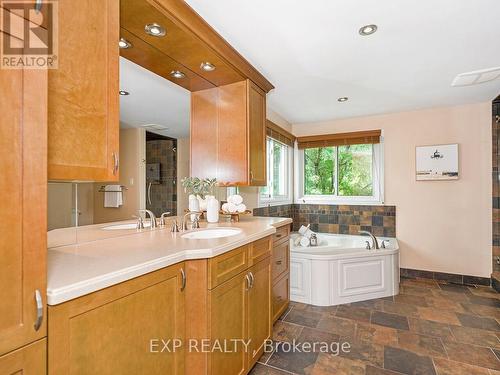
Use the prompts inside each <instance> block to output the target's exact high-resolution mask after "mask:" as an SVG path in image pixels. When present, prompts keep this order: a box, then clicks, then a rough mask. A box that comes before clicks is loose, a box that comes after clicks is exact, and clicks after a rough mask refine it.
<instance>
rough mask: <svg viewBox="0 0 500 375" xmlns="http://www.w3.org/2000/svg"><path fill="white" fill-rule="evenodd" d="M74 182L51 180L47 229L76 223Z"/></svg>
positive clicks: (65, 226) (48, 195) (48, 193)
mask: <svg viewBox="0 0 500 375" xmlns="http://www.w3.org/2000/svg"><path fill="white" fill-rule="evenodd" d="M73 186H74V184H72V183H70V182H49V183H48V188H47V197H48V199H47V230H52V229H57V228H67V227H71V226H74V225H75V215H74V211H75V202H76V199H75V194H74V188H73Z"/></svg>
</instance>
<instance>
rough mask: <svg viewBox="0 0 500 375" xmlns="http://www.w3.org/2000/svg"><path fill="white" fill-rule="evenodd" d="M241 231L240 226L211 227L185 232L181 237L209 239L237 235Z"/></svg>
mask: <svg viewBox="0 0 500 375" xmlns="http://www.w3.org/2000/svg"><path fill="white" fill-rule="evenodd" d="M240 233H241V229H238V228H209V229H201V230H195V231H193V232H189V233H185V234H183V235H182V236H181V237H182V238H186V239H188V240H208V239H212V238H222V237H229V236H235V235H237V234H240Z"/></svg>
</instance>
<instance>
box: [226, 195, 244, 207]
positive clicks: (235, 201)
mask: <svg viewBox="0 0 500 375" xmlns="http://www.w3.org/2000/svg"><path fill="white" fill-rule="evenodd" d="M227 201H228V203H233V204H235V205H236V206H237V205H239V204H242V203H243V198H242V197H241V195H238V194H234V195H230V196H229V197H227Z"/></svg>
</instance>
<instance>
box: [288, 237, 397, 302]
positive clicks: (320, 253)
mask: <svg viewBox="0 0 500 375" xmlns="http://www.w3.org/2000/svg"><path fill="white" fill-rule="evenodd" d="M297 236H298V234H296V233H294V234H292V236H291V239H290V299H291V300H292V301H296V302H302V303H308V304H312V305H317V306H331V305H338V304H342V303H350V302H357V301H364V300H367V299H373V298H381V297H388V296H393V295H396V294H398V293H399V245H398V241H397V240H396V239H395V238H387V237H377V239H378V240H379V243H380V244H381V243H382V240H387V241H389V243H387V242H386V247H387V248H386V249H380V250H367V249H366V241H367V240H368V241H370V243H371V239H370V237H368V236H352V235H344V234H323V233H318V239H319V246H317V247H301V246H294V243H295V239H296V238H297Z"/></svg>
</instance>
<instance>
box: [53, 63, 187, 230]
mask: <svg viewBox="0 0 500 375" xmlns="http://www.w3.org/2000/svg"><path fill="white" fill-rule="evenodd" d="M189 100H190V93H189V91H188V90H186V89H185V88H183V87H181V86H178V85H176V84H174V83H172V82H170V81H168V80H167V79H165V78H163V77H161V76H159V75H156V74H155V73H152V72H150V71H148V70H147V69H144V68H143V67H141V66H139V65H137V64H135V63H133V62H131V61H129V60H127V59H125V58H123V57H120V181H119V182H115V183H109V184H107V183H103V182H100V183H92V182H49V184H48V202H49V204H48V229H49V231H50V230H54V229H58V228H67V227H77V226H85V225H92V224H100V223H106V222H114V221H121V220H129V219H131V218H132V217H133V215H137V211H138V210H139V209H148V210H151V211H152V212H153V213H154V214H155V215H156V216H160V215H161V214H162V213H164V212H169V215H171V216H175V215H177V214H178V213H182V212H183V211H184V209H185V208H186V207H187V197H185V196H184V191H183V189H182V188H181V187H180V186H179V185H180V183H179V182H180V181H181V179H182V178H183V177H186V176H188V175H189V111H190V109H189Z"/></svg>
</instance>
